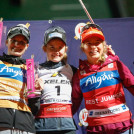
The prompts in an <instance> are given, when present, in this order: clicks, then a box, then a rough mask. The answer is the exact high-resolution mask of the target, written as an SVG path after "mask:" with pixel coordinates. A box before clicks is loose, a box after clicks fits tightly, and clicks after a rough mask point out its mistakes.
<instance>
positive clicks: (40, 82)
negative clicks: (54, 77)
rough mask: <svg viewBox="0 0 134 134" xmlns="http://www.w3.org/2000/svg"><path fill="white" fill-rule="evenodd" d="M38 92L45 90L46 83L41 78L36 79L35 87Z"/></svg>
mask: <svg viewBox="0 0 134 134" xmlns="http://www.w3.org/2000/svg"><path fill="white" fill-rule="evenodd" d="M34 87H35V89H36V91H37V90H39V91H42V90H43V89H44V82H43V80H42V79H41V78H36V79H35V85H34Z"/></svg>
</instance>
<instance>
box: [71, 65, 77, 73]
mask: <svg viewBox="0 0 134 134" xmlns="http://www.w3.org/2000/svg"><path fill="white" fill-rule="evenodd" d="M70 67H71V68H72V71H73V74H75V73H76V72H77V68H76V67H74V66H73V65H70Z"/></svg>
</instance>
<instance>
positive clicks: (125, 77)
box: [117, 60, 134, 95]
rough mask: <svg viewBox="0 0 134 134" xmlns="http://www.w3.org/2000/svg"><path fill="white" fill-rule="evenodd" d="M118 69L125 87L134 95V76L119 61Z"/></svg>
mask: <svg viewBox="0 0 134 134" xmlns="http://www.w3.org/2000/svg"><path fill="white" fill-rule="evenodd" d="M117 67H118V72H119V74H120V78H121V80H122V82H123V86H124V87H125V88H126V89H128V90H129V91H130V92H131V93H132V94H133V95H134V75H133V74H132V73H131V71H130V70H129V69H128V67H127V66H126V65H124V63H122V62H121V61H120V60H118V61H117Z"/></svg>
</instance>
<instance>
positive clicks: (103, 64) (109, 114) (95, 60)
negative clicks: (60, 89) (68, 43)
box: [72, 24, 134, 134]
mask: <svg viewBox="0 0 134 134" xmlns="http://www.w3.org/2000/svg"><path fill="white" fill-rule="evenodd" d="M81 49H82V51H83V52H84V53H85V55H86V56H87V59H86V60H83V61H82V60H80V62H79V70H78V71H77V73H75V76H74V77H73V91H72V94H73V99H72V102H73V105H75V106H76V107H75V108H74V109H73V112H74V113H75V111H77V109H78V107H79V105H80V103H81V100H82V98H84V100H85V107H86V109H87V111H88V117H87V122H88V127H87V133H88V134H132V126H133V122H132V119H131V116H132V114H131V112H130V110H129V108H128V107H127V105H126V100H125V95H124V91H123V86H124V87H125V88H127V89H128V90H129V91H130V92H131V93H132V94H133V95H134V76H133V75H132V74H131V72H130V70H129V69H128V68H127V67H126V66H125V65H124V64H123V63H122V62H121V61H120V60H119V58H118V56H115V55H109V56H106V52H107V50H106V43H105V37H104V35H103V31H102V29H101V28H100V27H99V26H98V25H96V24H87V25H85V26H84V27H83V28H82V32H81Z"/></svg>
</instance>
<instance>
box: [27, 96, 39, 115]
mask: <svg viewBox="0 0 134 134" xmlns="http://www.w3.org/2000/svg"><path fill="white" fill-rule="evenodd" d="M28 105H29V107H30V108H31V112H32V114H33V115H34V116H36V114H37V113H38V111H39V110H40V97H36V98H29V99H28Z"/></svg>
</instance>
